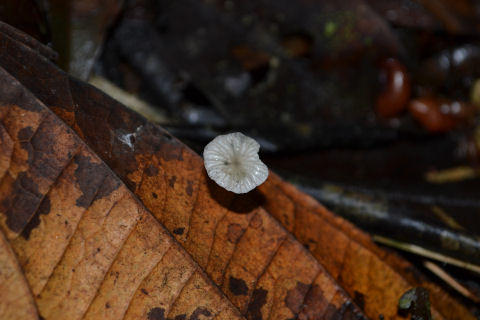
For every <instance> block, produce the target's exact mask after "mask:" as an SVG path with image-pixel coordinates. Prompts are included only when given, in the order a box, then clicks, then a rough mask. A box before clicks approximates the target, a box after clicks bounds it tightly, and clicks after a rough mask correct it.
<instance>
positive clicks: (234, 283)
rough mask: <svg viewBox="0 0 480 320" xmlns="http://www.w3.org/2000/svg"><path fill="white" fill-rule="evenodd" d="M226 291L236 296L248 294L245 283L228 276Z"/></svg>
mask: <svg viewBox="0 0 480 320" xmlns="http://www.w3.org/2000/svg"><path fill="white" fill-rule="evenodd" d="M228 289H229V290H230V292H231V293H233V294H234V295H236V296H241V295H246V294H247V293H248V287H247V284H246V283H245V281H244V280H243V279H237V278H234V277H232V276H230V279H229V280H228Z"/></svg>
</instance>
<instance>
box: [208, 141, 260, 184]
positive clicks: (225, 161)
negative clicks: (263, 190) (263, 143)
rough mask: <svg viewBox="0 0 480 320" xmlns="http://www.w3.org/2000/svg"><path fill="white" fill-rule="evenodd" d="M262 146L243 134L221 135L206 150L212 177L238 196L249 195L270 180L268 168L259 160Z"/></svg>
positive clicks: (209, 171)
mask: <svg viewBox="0 0 480 320" xmlns="http://www.w3.org/2000/svg"><path fill="white" fill-rule="evenodd" d="M259 150H260V145H259V144H258V142H257V141H255V140H254V139H252V138H249V137H247V136H246V135H244V134H242V133H240V132H234V133H229V134H225V135H220V136H218V137H216V138H215V139H213V140H212V141H210V143H209V144H207V146H206V147H205V149H204V150H203V159H204V163H205V169H207V174H208V176H209V177H210V178H211V179H212V180H213V181H215V182H216V183H217V184H218V185H220V186H221V187H223V188H225V189H227V190H228V191H232V192H234V193H247V192H249V191H251V190H253V189H254V188H255V187H257V186H259V185H261V184H262V183H263V182H265V180H266V179H267V177H268V168H267V166H266V165H265V164H264V163H263V162H262V161H261V160H260V158H259V157H258V151H259Z"/></svg>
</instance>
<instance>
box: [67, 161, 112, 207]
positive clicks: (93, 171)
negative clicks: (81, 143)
mask: <svg viewBox="0 0 480 320" xmlns="http://www.w3.org/2000/svg"><path fill="white" fill-rule="evenodd" d="M74 162H75V164H76V165H77V169H76V170H75V178H76V180H77V184H78V186H79V188H80V190H81V191H82V195H81V196H80V197H79V198H78V199H77V201H76V204H77V206H79V207H82V208H87V207H88V206H89V205H90V203H91V202H92V201H93V198H94V197H95V194H96V192H97V190H98V188H99V186H100V184H101V183H102V182H103V180H104V179H105V170H104V168H103V167H102V165H101V164H99V163H94V162H92V161H91V158H90V157H85V156H81V155H78V156H75V158H74Z"/></svg>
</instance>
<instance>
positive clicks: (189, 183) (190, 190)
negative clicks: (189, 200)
mask: <svg viewBox="0 0 480 320" xmlns="http://www.w3.org/2000/svg"><path fill="white" fill-rule="evenodd" d="M185 192H187V194H188V195H189V196H191V195H192V194H193V182H192V181H190V180H188V181H187V188H186V189H185Z"/></svg>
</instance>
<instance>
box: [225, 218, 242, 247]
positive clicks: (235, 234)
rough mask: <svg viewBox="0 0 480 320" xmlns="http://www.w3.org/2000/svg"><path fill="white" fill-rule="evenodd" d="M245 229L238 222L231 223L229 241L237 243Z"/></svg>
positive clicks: (228, 234)
mask: <svg viewBox="0 0 480 320" xmlns="http://www.w3.org/2000/svg"><path fill="white" fill-rule="evenodd" d="M244 231H245V230H244V229H243V228H242V226H241V225H239V224H238V223H231V224H229V225H228V233H227V237H228V242H231V243H237V241H238V239H240V236H241V235H242V234H243V232H244Z"/></svg>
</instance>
